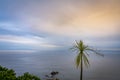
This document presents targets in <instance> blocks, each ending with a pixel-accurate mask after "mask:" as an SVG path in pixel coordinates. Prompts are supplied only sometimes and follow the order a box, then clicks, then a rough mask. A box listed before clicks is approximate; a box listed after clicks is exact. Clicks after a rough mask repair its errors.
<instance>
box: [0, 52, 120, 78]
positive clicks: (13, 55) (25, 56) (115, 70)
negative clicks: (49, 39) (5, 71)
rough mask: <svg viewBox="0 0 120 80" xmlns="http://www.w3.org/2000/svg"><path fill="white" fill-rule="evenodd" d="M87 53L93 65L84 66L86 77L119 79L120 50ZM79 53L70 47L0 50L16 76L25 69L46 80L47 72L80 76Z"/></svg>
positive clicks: (0, 59)
mask: <svg viewBox="0 0 120 80" xmlns="http://www.w3.org/2000/svg"><path fill="white" fill-rule="evenodd" d="M101 53H102V54H104V57H102V56H98V55H96V54H92V53H91V54H90V55H89V56H88V59H89V62H90V66H89V67H86V66H84V67H83V80H120V50H104V51H101ZM76 55H77V53H74V52H71V51H69V50H48V51H0V65H2V66H4V67H7V68H9V69H14V70H15V72H16V74H17V76H20V75H22V74H23V73H25V72H29V73H31V74H34V75H37V76H39V77H40V78H41V79H42V80H46V77H45V75H49V74H50V73H51V72H52V71H58V72H59V74H58V75H57V76H56V77H57V78H59V79H60V80H80V79H79V78H80V69H79V68H76V65H75V58H76Z"/></svg>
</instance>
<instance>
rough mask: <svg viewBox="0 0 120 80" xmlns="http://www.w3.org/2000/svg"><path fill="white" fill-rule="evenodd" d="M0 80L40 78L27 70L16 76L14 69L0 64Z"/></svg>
mask: <svg viewBox="0 0 120 80" xmlns="http://www.w3.org/2000/svg"><path fill="white" fill-rule="evenodd" d="M0 80H40V78H38V77H37V76H35V75H33V74H30V73H28V72H26V73H24V74H23V75H21V76H18V77H16V73H15V71H14V70H12V69H8V68H6V67H2V66H0Z"/></svg>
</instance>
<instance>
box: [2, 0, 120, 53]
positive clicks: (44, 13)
mask: <svg viewBox="0 0 120 80" xmlns="http://www.w3.org/2000/svg"><path fill="white" fill-rule="evenodd" d="M119 21H120V0H0V50H3V51H4V50H5V51H6V50H58V49H69V48H70V47H71V46H72V45H73V44H74V42H75V40H83V41H84V42H85V43H86V44H87V45H90V46H93V47H97V48H100V49H112V50H120V32H119V31H120V22H119Z"/></svg>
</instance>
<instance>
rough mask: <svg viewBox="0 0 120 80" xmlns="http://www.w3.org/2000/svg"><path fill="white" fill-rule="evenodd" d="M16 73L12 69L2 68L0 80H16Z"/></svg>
mask: <svg viewBox="0 0 120 80" xmlns="http://www.w3.org/2000/svg"><path fill="white" fill-rule="evenodd" d="M15 79H16V73H15V71H14V70H12V69H8V68H6V67H2V66H0V80H15Z"/></svg>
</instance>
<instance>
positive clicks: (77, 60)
mask: <svg viewBox="0 0 120 80" xmlns="http://www.w3.org/2000/svg"><path fill="white" fill-rule="evenodd" d="M81 58H82V54H81V53H79V54H78V55H77V57H76V67H77V68H78V67H79V65H80V62H81Z"/></svg>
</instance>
